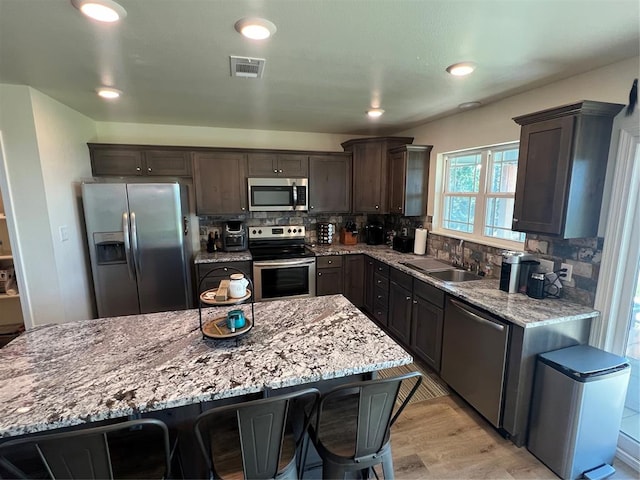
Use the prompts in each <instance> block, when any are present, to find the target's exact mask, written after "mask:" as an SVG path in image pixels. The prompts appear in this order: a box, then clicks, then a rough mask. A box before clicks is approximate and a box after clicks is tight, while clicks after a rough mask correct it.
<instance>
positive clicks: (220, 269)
mask: <svg viewBox="0 0 640 480" xmlns="http://www.w3.org/2000/svg"><path fill="white" fill-rule="evenodd" d="M214 269H215V270H216V272H214V273H211V274H210V275H209V276H208V277H207V278H206V279H204V282H202V285H201V286H200V289H199V293H202V292H204V291H205V290H209V289H211V288H218V285H220V280H225V279H228V278H229V275H231V274H232V273H238V272H237V271H236V270H234V269H238V270H240V271H241V272H242V273H244V275H245V277H247V278H251V262H249V261H240V262H220V263H199V264H197V265H196V274H197V278H198V285H200V282H201V281H202V280H203V278H204V277H205V275H207V274H208V273H209V272H211V271H212V270H214Z"/></svg>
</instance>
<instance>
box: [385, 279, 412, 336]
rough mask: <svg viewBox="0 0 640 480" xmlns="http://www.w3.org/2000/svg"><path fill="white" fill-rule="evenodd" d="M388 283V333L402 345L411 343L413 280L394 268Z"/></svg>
mask: <svg viewBox="0 0 640 480" xmlns="http://www.w3.org/2000/svg"><path fill="white" fill-rule="evenodd" d="M390 277H391V279H390V283H389V320H388V323H387V326H388V328H389V331H390V332H391V333H392V334H393V335H394V336H395V337H396V338H397V339H398V340H400V342H402V343H403V344H405V345H407V346H409V344H410V341H411V306H412V302H411V301H412V296H413V295H412V287H413V285H412V284H413V278H412V277H411V276H410V275H407V274H406V273H403V272H401V271H399V270H396V269H395V268H392V269H391V275H390Z"/></svg>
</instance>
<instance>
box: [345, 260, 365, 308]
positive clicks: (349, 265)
mask: <svg viewBox="0 0 640 480" xmlns="http://www.w3.org/2000/svg"><path fill="white" fill-rule="evenodd" d="M344 296H345V297H347V298H348V299H349V301H350V302H351V303H353V304H354V305H355V306H356V307H358V308H360V307H362V304H363V302H364V256H363V255H345V256H344Z"/></svg>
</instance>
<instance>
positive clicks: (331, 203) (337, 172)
mask: <svg viewBox="0 0 640 480" xmlns="http://www.w3.org/2000/svg"><path fill="white" fill-rule="evenodd" d="M350 210H351V154H349V153H327V154H323V155H311V156H310V157H309V213H320V212H335V213H343V212H349V211H350Z"/></svg>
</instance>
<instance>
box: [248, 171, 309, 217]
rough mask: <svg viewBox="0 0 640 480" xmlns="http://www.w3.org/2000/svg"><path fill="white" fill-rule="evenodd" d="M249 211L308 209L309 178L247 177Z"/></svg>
mask: <svg viewBox="0 0 640 480" xmlns="http://www.w3.org/2000/svg"><path fill="white" fill-rule="evenodd" d="M247 182H248V187H249V188H248V191H249V211H252V212H288V211H299V212H306V211H307V210H309V179H307V178H257V177H252V178H248V179H247Z"/></svg>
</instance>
